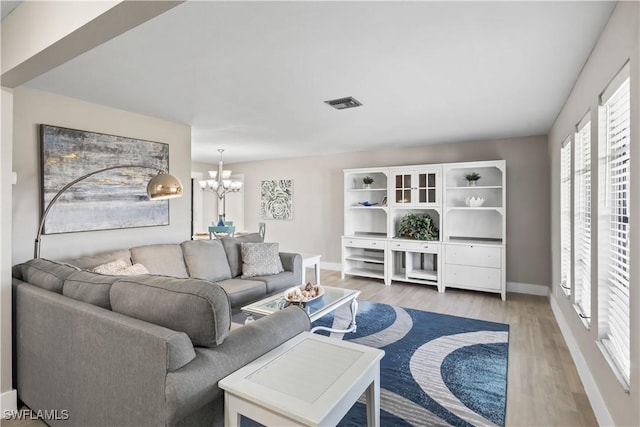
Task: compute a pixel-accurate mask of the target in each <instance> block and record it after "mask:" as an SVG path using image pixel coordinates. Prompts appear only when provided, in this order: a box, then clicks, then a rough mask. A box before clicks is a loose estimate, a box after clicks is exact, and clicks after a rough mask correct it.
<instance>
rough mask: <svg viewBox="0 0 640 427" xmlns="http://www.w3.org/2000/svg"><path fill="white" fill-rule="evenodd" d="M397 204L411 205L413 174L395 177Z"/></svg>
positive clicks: (395, 199) (395, 198) (395, 200)
mask: <svg viewBox="0 0 640 427" xmlns="http://www.w3.org/2000/svg"><path fill="white" fill-rule="evenodd" d="M393 193H394V196H393V197H394V202H395V203H411V174H397V175H395V189H394V192H393Z"/></svg>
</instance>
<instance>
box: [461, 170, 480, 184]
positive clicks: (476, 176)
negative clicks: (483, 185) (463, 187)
mask: <svg viewBox="0 0 640 427" xmlns="http://www.w3.org/2000/svg"><path fill="white" fill-rule="evenodd" d="M480 178H482V177H481V176H480V174H479V173H478V172H471V173H468V174H466V175H465V176H464V179H466V180H467V181H469V182H474V181H477V180H479V179H480Z"/></svg>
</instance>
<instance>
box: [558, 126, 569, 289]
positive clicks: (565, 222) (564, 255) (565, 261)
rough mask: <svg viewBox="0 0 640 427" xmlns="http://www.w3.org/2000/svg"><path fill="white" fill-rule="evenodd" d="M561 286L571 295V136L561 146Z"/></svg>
mask: <svg viewBox="0 0 640 427" xmlns="http://www.w3.org/2000/svg"><path fill="white" fill-rule="evenodd" d="M560 286H561V287H562V289H563V291H564V292H565V294H567V295H571V137H568V138H567V139H565V140H564V142H563V143H562V147H561V148H560Z"/></svg>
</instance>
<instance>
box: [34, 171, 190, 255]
mask: <svg viewBox="0 0 640 427" xmlns="http://www.w3.org/2000/svg"><path fill="white" fill-rule="evenodd" d="M130 168H139V169H152V170H155V171H158V168H157V167H152V166H146V165H119V166H110V167H108V168H104V169H98V170H96V171H93V172H90V173H88V174H86V175H82V176H81V177H80V178H76V179H74V180H73V181H71V182H70V183H68V184H67V185H65V186H64V187H62V189H61V190H60V191H58V192H57V193H56V195H55V196H53V199H51V202H49V205H48V206H47V208H46V209H45V210H44V213H43V214H42V219H41V220H40V226H39V227H38V234H37V235H36V241H35V247H34V250H33V257H34V258H40V236H41V235H42V231H43V230H44V221H45V219H47V215H48V214H49V211H50V210H51V208H52V207H53V205H55V203H56V201H57V200H58V199H59V198H60V196H62V195H63V194H64V192H65V191H67V190H68V189H69V188H71V187H73V186H74V185H76V184H77V183H79V182H81V181H84V180H85V179H87V178H89V177H91V176H93V175H97V174H99V173H102V172H106V171H109V170H112V169H130ZM182 189H183V187H182V183H181V182H180V180H179V179H178V178H176V177H175V176H173V175H170V174H168V173H165V172H163V171H158V173H157V174H156V175H154V176H153V177H152V178H151V180H150V181H149V184H147V195H148V196H149V199H150V200H165V199H173V198H175V197H180V196H182Z"/></svg>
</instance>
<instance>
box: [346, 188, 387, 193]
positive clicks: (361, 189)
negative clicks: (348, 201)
mask: <svg viewBox="0 0 640 427" xmlns="http://www.w3.org/2000/svg"><path fill="white" fill-rule="evenodd" d="M349 191H354V192H361V191H387V189H386V188H350V189H349Z"/></svg>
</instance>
